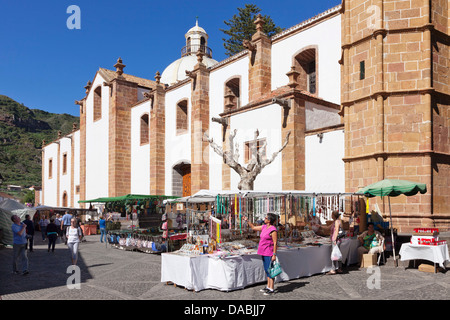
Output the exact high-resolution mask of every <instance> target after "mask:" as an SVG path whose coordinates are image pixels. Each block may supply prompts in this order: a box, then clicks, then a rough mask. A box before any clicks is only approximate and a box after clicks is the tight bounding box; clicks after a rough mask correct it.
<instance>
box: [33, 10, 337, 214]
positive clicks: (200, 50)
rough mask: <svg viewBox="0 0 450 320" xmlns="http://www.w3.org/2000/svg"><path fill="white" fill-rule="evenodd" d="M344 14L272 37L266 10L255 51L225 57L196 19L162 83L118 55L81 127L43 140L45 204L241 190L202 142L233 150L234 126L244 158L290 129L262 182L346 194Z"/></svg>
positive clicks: (95, 82)
mask: <svg viewBox="0 0 450 320" xmlns="http://www.w3.org/2000/svg"><path fill="white" fill-rule="evenodd" d="M340 10H341V6H337V7H335V8H332V9H330V10H328V11H326V12H324V13H322V14H320V15H318V16H315V17H313V18H311V19H308V20H307V21H304V22H301V23H299V24H298V25H295V26H293V27H291V28H289V29H287V30H284V31H283V32H281V33H279V34H277V35H275V36H273V37H272V38H268V37H267V36H266V35H265V34H264V33H263V32H262V24H263V23H264V21H262V20H261V19H260V18H258V19H257V20H256V21H255V24H256V26H257V32H256V33H255V35H254V36H253V38H252V41H249V42H247V43H245V46H246V48H247V49H246V50H244V51H242V52H240V53H238V54H236V55H234V56H232V57H229V58H227V59H225V60H223V61H219V62H218V61H216V60H214V58H213V56H212V50H211V49H210V48H209V47H208V34H207V32H206V31H205V30H204V29H203V28H201V27H200V26H198V23H197V24H196V25H195V26H194V27H193V28H191V29H190V30H189V31H188V32H187V33H186V34H185V42H184V43H183V42H182V41H180V47H182V54H181V57H180V59H178V60H176V61H174V62H173V63H171V64H170V65H169V66H167V67H166V68H165V70H164V71H163V72H162V74H159V72H158V73H157V74H156V76H155V80H148V79H143V78H139V77H135V76H133V75H129V74H126V72H125V71H124V68H125V65H124V61H122V60H121V59H120V58H119V60H118V61H117V63H116V64H115V65H114V68H115V70H109V69H106V68H100V69H98V70H97V72H96V73H95V75H94V76H93V79H92V80H89V81H88V84H87V86H86V87H85V88H86V96H85V97H84V98H82V99H81V100H79V101H76V104H78V105H79V106H80V127H79V128H76V127H74V130H73V132H71V133H70V134H68V135H66V136H60V137H58V139H56V140H55V141H52V142H50V143H48V144H44V145H43V148H42V191H41V195H40V197H41V199H40V200H41V204H44V205H49V206H62V207H81V206H83V204H79V203H78V201H79V200H86V199H95V198H98V197H108V196H110V197H112V196H121V195H125V194H130V193H131V194H151V195H175V196H185V195H190V194H194V193H195V192H197V191H199V190H201V189H211V190H236V189H237V186H238V183H239V181H240V177H239V175H238V174H237V173H236V172H234V170H232V169H230V168H229V167H228V166H227V165H226V164H224V163H223V160H222V157H220V156H219V155H218V154H216V153H215V152H214V151H213V149H212V148H211V147H210V145H209V143H208V142H206V141H205V140H204V139H203V135H204V134H205V133H206V134H207V135H208V136H209V137H210V138H212V139H213V140H214V142H215V143H216V144H217V145H219V146H220V147H223V148H224V149H226V148H227V144H228V138H229V135H230V133H231V132H234V130H236V136H235V137H234V144H235V146H234V147H235V148H236V151H237V153H238V154H239V159H238V161H239V162H240V163H241V164H242V165H244V166H245V164H246V163H248V161H249V159H250V157H251V153H250V148H251V146H252V144H254V143H255V141H256V143H257V148H260V147H263V146H264V145H265V150H264V153H265V155H266V157H270V156H271V155H272V153H274V152H276V151H277V150H279V149H280V148H281V146H282V144H283V141H284V139H285V137H286V134H287V133H288V132H290V137H289V142H288V144H287V146H286V148H285V149H284V150H283V151H282V152H281V153H280V154H279V155H278V156H277V157H276V158H275V160H274V161H273V162H272V163H271V164H270V165H268V166H267V167H265V168H264V170H263V171H262V172H261V173H260V174H259V175H258V177H257V178H256V180H255V182H254V190H265V191H280V190H306V191H311V192H336V193H338V192H345V167H344V162H343V157H344V143H345V142H344V123H343V120H342V119H343V118H342V116H341V115H340V99H341V83H340V82H341V70H340V68H341V66H340V64H339V63H338V61H339V59H341V14H340ZM181 39H182V38H181ZM181 39H180V40H181ZM155 67H157V66H155ZM213 118H214V119H213ZM256 130H258V132H259V136H258V138H257V140H254V134H255V131H256Z"/></svg>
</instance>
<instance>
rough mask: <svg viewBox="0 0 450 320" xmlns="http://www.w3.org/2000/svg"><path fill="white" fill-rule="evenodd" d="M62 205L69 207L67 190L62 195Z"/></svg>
mask: <svg viewBox="0 0 450 320" xmlns="http://www.w3.org/2000/svg"><path fill="white" fill-rule="evenodd" d="M62 206H63V207H67V192H66V191H64V192H63V195H62Z"/></svg>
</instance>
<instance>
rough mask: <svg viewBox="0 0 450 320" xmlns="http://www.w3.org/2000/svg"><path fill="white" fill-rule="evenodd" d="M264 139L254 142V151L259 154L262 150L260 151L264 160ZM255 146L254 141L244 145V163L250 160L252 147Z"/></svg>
mask: <svg viewBox="0 0 450 320" xmlns="http://www.w3.org/2000/svg"><path fill="white" fill-rule="evenodd" d="M265 142H266V139H265V138H264V139H258V140H256V151H257V152H259V151H260V150H261V148H264V149H263V151H262V158H263V159H265V158H266V146H265ZM254 144H255V141H254V140H252V141H247V142H245V143H244V161H245V163H248V162H249V161H250V159H251V158H252V147H253V145H254Z"/></svg>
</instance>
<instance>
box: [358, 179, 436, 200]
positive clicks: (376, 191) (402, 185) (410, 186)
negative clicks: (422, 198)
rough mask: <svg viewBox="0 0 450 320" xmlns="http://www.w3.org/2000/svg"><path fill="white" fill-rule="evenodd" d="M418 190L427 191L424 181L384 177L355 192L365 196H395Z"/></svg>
mask: <svg viewBox="0 0 450 320" xmlns="http://www.w3.org/2000/svg"><path fill="white" fill-rule="evenodd" d="M418 192H420V193H422V194H424V193H426V192H427V186H426V184H425V183H417V182H413V181H408V180H395V179H384V180H381V181H378V182H375V183H373V184H371V185H368V186H367V187H365V188H362V189H361V190H359V191H358V192H357V193H363V194H364V195H365V196H366V197H368V198H372V197H376V196H379V197H384V196H389V197H397V196H399V195H401V194H404V195H405V196H414V195H416V194H417V193H418Z"/></svg>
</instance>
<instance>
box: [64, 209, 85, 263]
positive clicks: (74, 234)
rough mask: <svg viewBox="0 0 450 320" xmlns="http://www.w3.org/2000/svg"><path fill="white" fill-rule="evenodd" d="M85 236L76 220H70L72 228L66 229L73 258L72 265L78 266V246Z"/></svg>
mask: <svg viewBox="0 0 450 320" xmlns="http://www.w3.org/2000/svg"><path fill="white" fill-rule="evenodd" d="M82 236H83V234H82V232H81V228H80V227H79V226H78V222H77V219H76V218H72V219H70V227H68V228H67V229H66V238H67V246H68V247H69V250H70V255H71V257H72V265H76V264H77V260H78V245H79V244H80V242H81V238H82Z"/></svg>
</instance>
